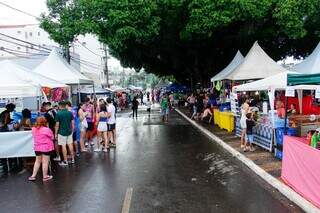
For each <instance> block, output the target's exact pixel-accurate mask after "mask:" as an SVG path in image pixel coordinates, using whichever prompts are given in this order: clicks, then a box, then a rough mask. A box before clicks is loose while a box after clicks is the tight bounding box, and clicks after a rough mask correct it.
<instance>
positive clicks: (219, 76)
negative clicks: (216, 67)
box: [211, 50, 244, 82]
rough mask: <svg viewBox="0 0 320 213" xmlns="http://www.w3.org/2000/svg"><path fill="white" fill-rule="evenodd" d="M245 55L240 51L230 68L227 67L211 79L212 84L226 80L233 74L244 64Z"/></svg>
mask: <svg viewBox="0 0 320 213" xmlns="http://www.w3.org/2000/svg"><path fill="white" fill-rule="evenodd" d="M243 59H244V57H243V55H242V54H241V52H240V51H239V50H238V52H237V54H236V55H235V56H234V58H233V59H232V61H231V62H230V64H229V65H228V66H226V67H225V68H224V69H223V70H222V71H221V72H219V73H218V74H217V75H215V76H214V77H212V78H211V82H215V81H220V80H223V79H225V77H226V76H227V75H228V74H229V73H231V72H232V71H233V70H234V69H235V68H236V67H237V66H239V65H240V64H241V63H242V62H243Z"/></svg>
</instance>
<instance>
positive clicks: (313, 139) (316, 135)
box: [311, 128, 320, 148]
mask: <svg viewBox="0 0 320 213" xmlns="http://www.w3.org/2000/svg"><path fill="white" fill-rule="evenodd" d="M319 132H320V128H318V129H316V131H315V133H313V135H312V137H311V147H313V148H317V145H318V141H319V138H320V135H319Z"/></svg>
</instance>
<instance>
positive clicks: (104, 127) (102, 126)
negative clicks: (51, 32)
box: [98, 122, 108, 132]
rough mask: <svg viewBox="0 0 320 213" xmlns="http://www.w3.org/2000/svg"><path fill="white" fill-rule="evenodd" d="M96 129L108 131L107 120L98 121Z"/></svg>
mask: <svg viewBox="0 0 320 213" xmlns="http://www.w3.org/2000/svg"><path fill="white" fill-rule="evenodd" d="M98 131H99V132H107V131H108V125H107V122H99V124H98Z"/></svg>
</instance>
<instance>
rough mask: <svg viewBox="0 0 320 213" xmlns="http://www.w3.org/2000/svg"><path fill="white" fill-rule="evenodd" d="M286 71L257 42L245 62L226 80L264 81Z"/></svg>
mask: <svg viewBox="0 0 320 213" xmlns="http://www.w3.org/2000/svg"><path fill="white" fill-rule="evenodd" d="M286 71H287V70H286V69H285V68H283V67H282V66H280V65H279V64H277V63H276V62H275V61H274V60H272V59H271V58H270V57H269V56H268V55H267V54H266V53H265V52H264V51H263V49H262V48H261V47H260V46H259V44H258V42H255V43H254V44H253V46H252V47H251V49H250V51H249V52H248V54H247V55H246V57H245V58H244V60H243V62H242V63H241V64H240V65H239V66H238V67H237V68H235V69H234V70H233V71H232V72H231V73H230V74H229V75H227V76H226V77H225V78H226V79H230V80H248V79H262V78H267V77H269V76H272V75H275V74H278V73H281V72H286Z"/></svg>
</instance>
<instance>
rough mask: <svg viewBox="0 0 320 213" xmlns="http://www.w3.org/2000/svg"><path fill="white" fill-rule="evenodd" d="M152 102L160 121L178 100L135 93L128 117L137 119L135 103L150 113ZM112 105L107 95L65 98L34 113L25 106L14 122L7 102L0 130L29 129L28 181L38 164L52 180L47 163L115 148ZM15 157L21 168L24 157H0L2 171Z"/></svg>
mask: <svg viewBox="0 0 320 213" xmlns="http://www.w3.org/2000/svg"><path fill="white" fill-rule="evenodd" d="M144 97H146V99H144ZM118 100H119V99H118ZM154 103H158V104H159V105H160V113H161V119H162V121H163V122H168V120H169V113H170V110H171V109H172V107H173V106H174V105H176V104H177V103H178V101H177V96H176V95H175V94H173V93H171V92H166V91H158V90H157V91H151V92H146V93H145V94H143V93H142V94H140V93H139V94H137V95H136V96H134V97H133V99H132V101H131V103H130V106H131V108H132V117H133V118H137V116H138V107H139V105H144V106H146V110H147V113H148V116H150V114H151V106H152V105H153V104H154ZM115 105H116V104H114V100H113V99H111V98H107V99H106V100H104V99H99V100H93V99H90V98H89V97H87V98H85V101H84V102H83V103H80V104H79V105H78V106H77V107H72V104H71V102H69V101H61V102H59V103H58V104H57V105H53V104H52V103H51V102H44V103H42V106H41V109H40V112H38V113H37V116H34V114H35V113H31V111H30V110H29V109H23V110H22V113H21V119H19V121H17V120H16V119H15V121H14V119H13V118H12V117H11V116H12V115H13V113H12V112H14V111H15V105H14V104H7V106H6V110H4V111H3V112H2V113H1V114H0V132H8V131H20V130H21V131H31V133H32V136H33V141H34V151H35V155H36V160H35V162H34V166H33V172H32V175H31V176H30V177H29V180H30V181H34V180H36V177H37V173H38V171H39V169H40V167H42V174H43V181H48V180H50V179H52V173H51V172H49V171H50V170H49V168H50V164H51V162H57V164H58V165H59V166H61V167H67V166H68V165H69V164H75V163H76V161H77V156H80V155H81V153H85V152H91V151H93V152H109V151H110V149H112V148H116V113H117V108H116V106H115ZM119 107H120V106H119ZM126 107H127V106H126ZM15 160H18V161H19V162H18V163H14V164H22V166H23V167H25V165H24V164H25V158H10V159H1V164H2V166H3V167H2V168H3V170H5V171H4V172H7V171H8V167H7V162H9V167H10V168H11V164H10V163H11V161H15Z"/></svg>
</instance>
